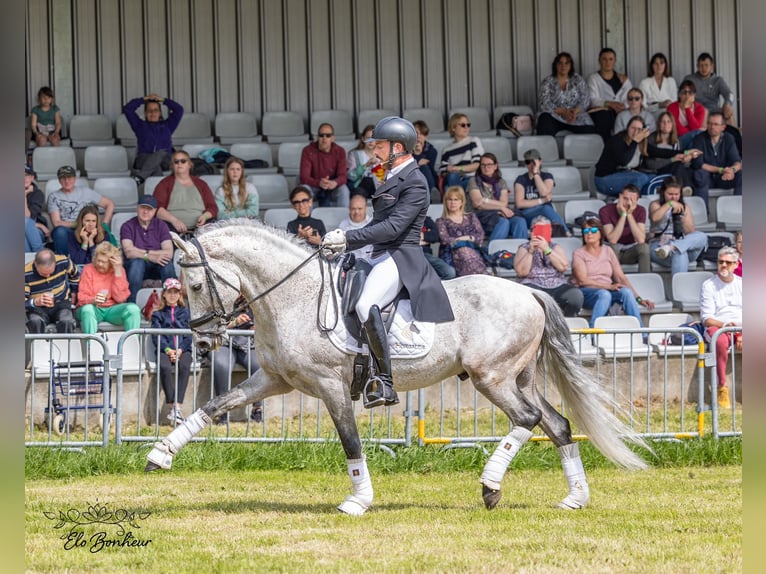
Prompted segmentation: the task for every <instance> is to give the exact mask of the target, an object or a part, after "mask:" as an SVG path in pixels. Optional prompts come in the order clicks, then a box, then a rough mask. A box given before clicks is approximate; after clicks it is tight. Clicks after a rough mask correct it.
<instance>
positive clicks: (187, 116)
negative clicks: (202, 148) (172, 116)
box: [173, 112, 213, 148]
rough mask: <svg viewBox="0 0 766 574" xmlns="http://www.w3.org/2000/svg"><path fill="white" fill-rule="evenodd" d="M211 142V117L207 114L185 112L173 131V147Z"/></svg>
mask: <svg viewBox="0 0 766 574" xmlns="http://www.w3.org/2000/svg"><path fill="white" fill-rule="evenodd" d="M211 143H213V136H212V134H211V130H210V118H208V117H207V116H206V115H205V114H198V113H193V112H184V115H183V117H182V118H181V122H180V123H179V124H178V127H177V128H176V131H174V132H173V147H176V148H178V147H183V146H185V145H186V144H211Z"/></svg>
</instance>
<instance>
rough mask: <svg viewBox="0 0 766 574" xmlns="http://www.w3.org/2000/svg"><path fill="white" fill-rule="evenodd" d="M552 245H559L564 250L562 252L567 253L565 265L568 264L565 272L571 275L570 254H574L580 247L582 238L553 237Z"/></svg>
mask: <svg viewBox="0 0 766 574" xmlns="http://www.w3.org/2000/svg"><path fill="white" fill-rule="evenodd" d="M552 241H553V243H557V244H558V245H561V247H562V248H563V249H564V251H566V252H567V263H568V264H569V270H568V271H567V274H568V275H569V274H571V273H572V254H573V253H574V252H575V250H577V249H579V248H580V247H582V238H580V237H554V238H553V239H552Z"/></svg>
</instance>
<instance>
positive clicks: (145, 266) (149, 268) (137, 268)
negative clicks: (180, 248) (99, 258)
mask: <svg viewBox="0 0 766 574" xmlns="http://www.w3.org/2000/svg"><path fill="white" fill-rule="evenodd" d="M125 273H126V274H127V276H128V286H129V287H130V297H128V303H135V302H136V294H137V293H138V290H139V289H141V284H142V283H143V282H144V279H145V278H149V279H151V278H159V279H161V280H162V281H163V282H164V281H165V279H167V278H169V277H175V276H176V270H175V267H173V261H172V260H171V261H168V262H167V263H166V264H165V265H158V264H157V263H152V262H151V261H144V260H143V259H140V258H137V259H126V260H125Z"/></svg>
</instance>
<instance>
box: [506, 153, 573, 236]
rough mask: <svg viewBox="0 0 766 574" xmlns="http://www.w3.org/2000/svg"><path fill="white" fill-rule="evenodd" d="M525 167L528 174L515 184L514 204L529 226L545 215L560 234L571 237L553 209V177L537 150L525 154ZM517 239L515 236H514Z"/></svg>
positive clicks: (520, 177)
mask: <svg viewBox="0 0 766 574" xmlns="http://www.w3.org/2000/svg"><path fill="white" fill-rule="evenodd" d="M524 165H526V167H527V173H522V174H521V175H520V176H519V177H517V178H516V181H515V182H513V193H514V204H515V205H516V207H517V208H518V210H519V213H520V214H521V216H522V217H523V218H524V220H525V222H526V224H527V225H531V224H532V220H533V219H535V218H536V217H537V216H538V215H544V216H545V218H546V219H547V220H549V221H550V222H551V223H552V224H555V225H557V226H558V227H559V229H560V233H561V234H563V235H566V236H567V237H571V235H572V234H571V233H570V232H569V228H568V227H567V224H566V223H564V220H563V219H562V218H561V216H560V215H559V214H558V212H557V211H556V208H555V207H553V186H555V185H556V183H555V182H554V180H553V176H552V175H551V174H550V173H548V172H547V171H543V158H542V157H541V156H540V152H539V151H537V150H536V149H528V150H527V151H526V152H524ZM514 237H515V236H514Z"/></svg>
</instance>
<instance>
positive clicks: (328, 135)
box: [317, 134, 335, 138]
mask: <svg viewBox="0 0 766 574" xmlns="http://www.w3.org/2000/svg"><path fill="white" fill-rule="evenodd" d="M333 135H335V134H317V136H319V137H320V138H331V137H332V136H333Z"/></svg>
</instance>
